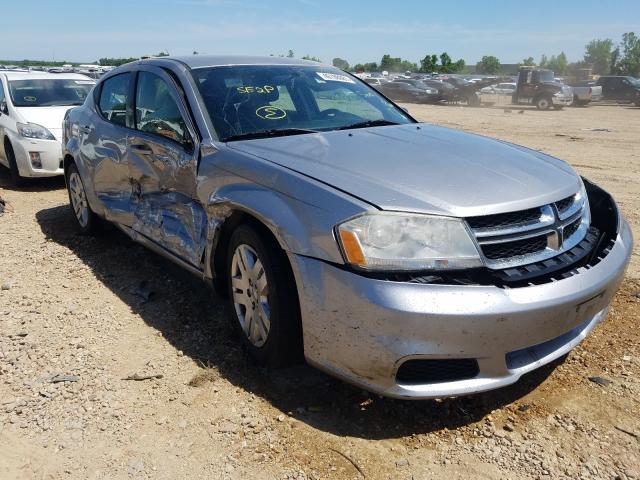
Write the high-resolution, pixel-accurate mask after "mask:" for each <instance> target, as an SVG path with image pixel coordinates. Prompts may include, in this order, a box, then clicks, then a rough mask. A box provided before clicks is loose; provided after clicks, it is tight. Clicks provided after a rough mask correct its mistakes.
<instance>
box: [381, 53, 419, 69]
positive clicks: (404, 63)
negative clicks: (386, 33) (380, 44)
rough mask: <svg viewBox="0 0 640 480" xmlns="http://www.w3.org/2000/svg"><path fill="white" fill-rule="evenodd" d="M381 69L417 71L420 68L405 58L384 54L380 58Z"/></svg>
mask: <svg viewBox="0 0 640 480" xmlns="http://www.w3.org/2000/svg"><path fill="white" fill-rule="evenodd" d="M380 70H386V71H388V72H406V71H411V72H415V71H417V70H418V65H416V64H415V63H413V62H410V61H409V60H403V59H402V58H400V57H392V56H391V55H389V54H386V55H383V56H382V59H381V60H380Z"/></svg>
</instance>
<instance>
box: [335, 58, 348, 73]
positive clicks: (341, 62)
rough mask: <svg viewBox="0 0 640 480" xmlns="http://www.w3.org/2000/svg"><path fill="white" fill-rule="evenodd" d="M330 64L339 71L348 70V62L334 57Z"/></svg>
mask: <svg viewBox="0 0 640 480" xmlns="http://www.w3.org/2000/svg"><path fill="white" fill-rule="evenodd" d="M331 64H332V65H333V66H334V67H336V68H339V69H340V70H349V62H347V61H346V60H345V59H343V58H339V57H336V58H334V59H333V60H332V62H331Z"/></svg>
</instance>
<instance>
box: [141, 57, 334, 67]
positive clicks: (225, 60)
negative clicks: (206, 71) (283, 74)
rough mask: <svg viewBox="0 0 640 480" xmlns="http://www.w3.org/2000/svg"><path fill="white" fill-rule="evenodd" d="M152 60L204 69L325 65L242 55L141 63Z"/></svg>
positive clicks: (167, 58)
mask: <svg viewBox="0 0 640 480" xmlns="http://www.w3.org/2000/svg"><path fill="white" fill-rule="evenodd" d="M154 60H162V61H166V60H173V61H177V62H181V63H183V64H185V65H187V66H188V67H189V68H194V69H195V68H205V67H221V66H231V65H306V66H314V65H315V66H323V67H325V66H326V65H324V64H322V63H318V62H314V61H312V60H300V59H297V58H288V57H258V56H242V55H186V56H175V57H172V56H169V57H157V58H150V59H146V60H142V62H143V63H146V62H151V63H153V61H154Z"/></svg>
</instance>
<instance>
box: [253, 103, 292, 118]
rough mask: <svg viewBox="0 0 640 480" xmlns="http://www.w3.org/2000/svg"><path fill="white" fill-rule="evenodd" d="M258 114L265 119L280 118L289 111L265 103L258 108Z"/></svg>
mask: <svg viewBox="0 0 640 480" xmlns="http://www.w3.org/2000/svg"><path fill="white" fill-rule="evenodd" d="M256 115H257V116H258V117H260V118H264V119H265V120H280V119H283V118H284V117H286V116H287V112H285V111H284V110H282V109H281V108H278V107H272V106H271V105H265V106H264V107H260V108H259V109H257V110H256Z"/></svg>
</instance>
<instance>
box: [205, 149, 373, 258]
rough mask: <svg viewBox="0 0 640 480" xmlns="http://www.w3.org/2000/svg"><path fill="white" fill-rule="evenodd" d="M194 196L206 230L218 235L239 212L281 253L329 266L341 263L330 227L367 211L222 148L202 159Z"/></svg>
mask: <svg viewBox="0 0 640 480" xmlns="http://www.w3.org/2000/svg"><path fill="white" fill-rule="evenodd" d="M198 196H199V197H200V201H201V202H202V204H203V205H204V206H205V208H206V210H207V214H208V216H209V224H210V228H211V229H214V230H215V229H217V228H218V227H219V226H220V225H221V224H222V223H223V222H224V220H225V219H226V218H227V217H229V216H230V215H231V214H232V213H233V211H235V210H240V211H244V212H246V213H248V214H251V215H252V216H254V217H255V218H257V219H258V220H260V221H261V222H262V223H263V224H265V225H266V226H267V227H268V228H269V229H270V230H271V231H272V232H273V234H274V236H275V237H276V239H277V240H278V242H279V243H280V246H281V247H282V248H283V249H284V250H285V251H288V252H291V253H296V254H299V255H304V256H309V257H314V258H318V259H321V260H326V261H329V262H334V263H343V259H342V254H341V252H340V249H339V247H338V243H337V242H336V239H335V237H334V234H333V227H334V226H335V225H336V224H337V223H339V222H341V221H344V220H345V219H347V218H350V217H352V216H354V215H357V214H359V213H362V212H364V211H366V210H369V209H371V208H372V207H371V206H370V205H368V204H366V203H364V202H360V201H358V200H356V199H353V198H352V197H350V196H348V195H346V194H341V193H340V192H336V191H334V190H333V189H331V188H329V187H327V186H325V185H323V184H321V183H319V182H317V181H315V180H312V179H310V178H307V177H305V176H303V175H301V174H298V173H296V172H293V171H291V170H288V169H286V168H284V167H280V166H278V165H275V164H271V163H270V162H268V161H265V160H262V159H259V158H257V157H253V156H251V155H248V154H244V153H240V152H237V151H235V150H232V149H230V148H227V147H226V146H221V147H220V149H219V150H217V151H216V153H214V154H211V155H208V156H206V157H204V158H203V159H202V161H201V164H200V169H199V172H198ZM212 236H215V234H214V232H211V234H210V237H212Z"/></svg>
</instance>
